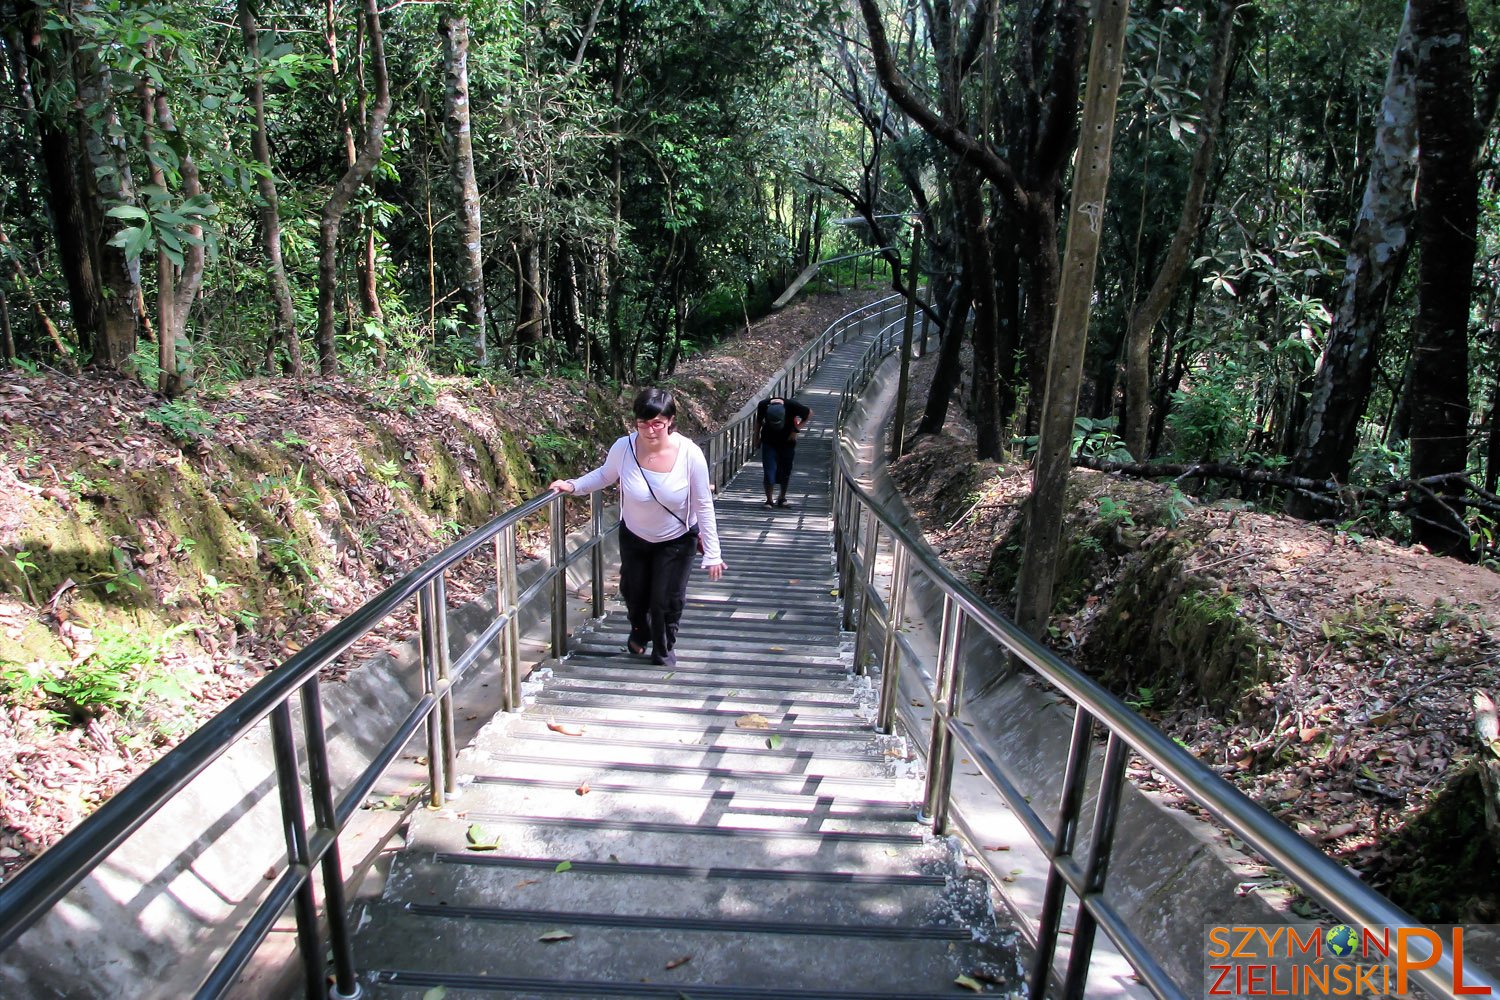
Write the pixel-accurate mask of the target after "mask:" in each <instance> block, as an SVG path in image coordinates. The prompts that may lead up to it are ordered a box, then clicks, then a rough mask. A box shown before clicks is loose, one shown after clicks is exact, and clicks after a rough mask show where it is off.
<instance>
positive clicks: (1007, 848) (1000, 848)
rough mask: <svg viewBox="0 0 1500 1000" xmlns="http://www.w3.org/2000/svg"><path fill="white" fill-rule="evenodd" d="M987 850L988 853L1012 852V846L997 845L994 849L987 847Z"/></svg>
mask: <svg viewBox="0 0 1500 1000" xmlns="http://www.w3.org/2000/svg"><path fill="white" fill-rule="evenodd" d="M985 850H986V851H1008V850H1010V845H1009V844H996V845H995V846H994V847H986V848H985Z"/></svg>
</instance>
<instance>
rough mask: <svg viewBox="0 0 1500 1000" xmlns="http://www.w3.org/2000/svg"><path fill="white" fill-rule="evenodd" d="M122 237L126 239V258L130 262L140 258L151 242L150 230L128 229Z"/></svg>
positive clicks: (122, 233)
mask: <svg viewBox="0 0 1500 1000" xmlns="http://www.w3.org/2000/svg"><path fill="white" fill-rule="evenodd" d="M120 235H122V236H124V237H125V257H126V259H128V260H135V258H137V257H139V256H140V255H141V254H142V253H143V252H144V251H145V249H146V246H147V245H148V244H149V243H150V242H151V231H150V230H149V229H141V228H134V229H126V230H124V231H123V232H121V234H120Z"/></svg>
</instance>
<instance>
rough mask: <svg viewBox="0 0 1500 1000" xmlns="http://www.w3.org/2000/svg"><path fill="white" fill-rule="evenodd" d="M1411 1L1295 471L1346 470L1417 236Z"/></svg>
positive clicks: (1299, 497) (1293, 508)
mask: <svg viewBox="0 0 1500 1000" xmlns="http://www.w3.org/2000/svg"><path fill="white" fill-rule="evenodd" d="M1411 14H1412V11H1411V6H1410V5H1408V6H1407V9H1406V16H1405V17H1404V18H1402V21H1401V30H1400V32H1399V34H1398V35H1397V38H1396V45H1395V48H1394V49H1393V51H1392V52H1391V63H1390V69H1389V70H1388V71H1387V73H1386V79H1385V88H1384V91H1383V93H1382V95H1381V99H1380V114H1379V117H1378V119H1377V124H1376V128H1375V140H1374V143H1373V144H1372V145H1371V147H1370V167H1369V176H1368V178H1367V180H1366V182H1365V193H1364V199H1363V202H1362V203H1361V205H1360V208H1359V215H1358V216H1357V217H1356V218H1355V220H1354V230H1353V233H1352V235H1351V236H1350V239H1349V253H1348V255H1347V258H1346V260H1345V263H1344V279H1343V283H1342V285H1341V286H1340V288H1339V302H1338V310H1337V312H1336V313H1335V314H1334V318H1333V324H1332V326H1331V327H1330V328H1329V331H1328V340H1327V342H1326V343H1325V344H1324V346H1323V355H1322V358H1321V360H1320V361H1319V363H1318V369H1317V372H1316V374H1315V376H1314V379H1313V388H1312V395H1311V397H1310V398H1309V399H1308V404H1307V417H1306V419H1305V420H1304V421H1303V424H1302V432H1301V443H1300V444H1299V446H1298V448H1297V452H1296V454H1295V455H1294V456H1293V459H1292V469H1293V472H1294V473H1295V474H1296V475H1298V476H1302V477H1303V478H1306V479H1330V478H1332V479H1339V480H1343V479H1346V478H1347V477H1348V475H1349V461H1350V458H1351V457H1352V456H1353V454H1354V448H1355V444H1356V443H1357V440H1358V431H1359V422H1360V419H1361V418H1362V417H1363V416H1364V414H1365V410H1366V408H1367V406H1368V404H1369V398H1370V389H1371V386H1372V383H1373V380H1374V373H1375V362H1376V359H1377V352H1378V350H1379V345H1380V335H1381V332H1382V331H1383V330H1384V328H1385V320H1386V314H1387V310H1388V307H1389V304H1390V301H1391V297H1392V295H1393V294H1394V292H1395V288H1396V284H1397V283H1398V282H1399V280H1400V277H1401V272H1402V269H1403V265H1404V263H1405V261H1406V258H1407V251H1408V248H1409V246H1410V240H1411V235H1412V233H1411V225H1412V216H1413V214H1414V213H1415V210H1416V206H1415V203H1414V202H1413V200H1412V193H1413V189H1414V188H1415V186H1416V178H1417V88H1416V83H1417V81H1416V50H1415V49H1414V48H1413V45H1412V34H1411ZM1287 512H1288V513H1291V514H1295V515H1297V516H1298V517H1313V516H1316V515H1318V514H1320V513H1321V512H1322V508H1321V507H1320V506H1319V505H1317V504H1315V503H1314V502H1313V501H1312V499H1311V498H1310V497H1309V496H1307V495H1306V494H1302V493H1293V494H1292V495H1291V496H1290V497H1289V498H1288V501H1287Z"/></svg>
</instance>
